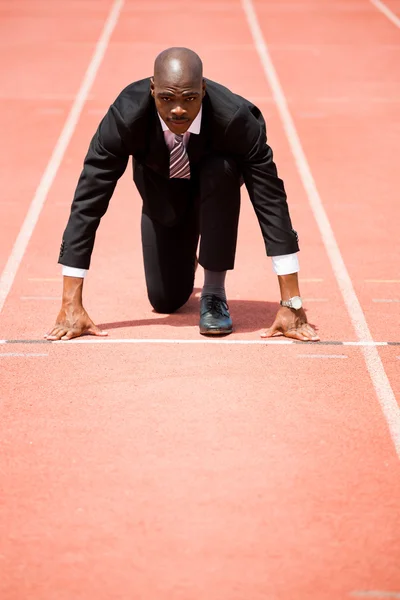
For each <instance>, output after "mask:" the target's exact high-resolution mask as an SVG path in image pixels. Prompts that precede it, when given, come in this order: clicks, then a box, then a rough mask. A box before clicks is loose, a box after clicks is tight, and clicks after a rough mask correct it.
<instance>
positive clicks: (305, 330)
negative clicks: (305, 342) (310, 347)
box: [300, 324, 319, 342]
mask: <svg viewBox="0 0 400 600" xmlns="http://www.w3.org/2000/svg"><path fill="white" fill-rule="evenodd" d="M300 331H301V333H302V334H303V335H305V337H306V338H307V339H309V340H310V341H313V342H317V341H318V340H319V336H318V335H317V333H316V332H315V331H314V329H313V328H312V327H311V326H310V325H308V324H304V325H303V326H302V327H300Z"/></svg>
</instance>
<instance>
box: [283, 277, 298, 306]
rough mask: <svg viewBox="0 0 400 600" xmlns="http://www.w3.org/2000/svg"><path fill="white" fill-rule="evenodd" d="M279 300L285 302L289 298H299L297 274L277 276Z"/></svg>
mask: <svg viewBox="0 0 400 600" xmlns="http://www.w3.org/2000/svg"><path fill="white" fill-rule="evenodd" d="M278 282H279V289H280V292H281V299H282V300H284V301H286V300H289V299H290V298H294V297H296V296H300V287H299V279H298V275H297V273H291V274H290V275H278Z"/></svg>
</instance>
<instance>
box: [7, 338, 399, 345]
mask: <svg viewBox="0 0 400 600" xmlns="http://www.w3.org/2000/svg"><path fill="white" fill-rule="evenodd" d="M39 341H40V343H43V341H42V340H39ZM29 342H30V340H29ZM10 343H14V344H15V343H18V340H0V344H10ZM20 343H24V341H23V340H20ZM48 343H50V342H48ZM51 343H52V344H61V345H63V346H70V345H71V344H216V345H222V346H225V345H228V346H268V345H270V346H290V345H292V344H301V345H306V346H313V347H317V346H318V347H320V346H358V347H363V346H388V342H374V341H364V342H363V341H359V342H336V341H331V342H329V341H327V342H296V341H295V340H290V339H265V340H226V339H219V338H215V339H210V338H198V339H194V340H187V339H163V338H115V339H113V338H98V337H81V338H76V339H73V340H68V342H65V341H56V342H51Z"/></svg>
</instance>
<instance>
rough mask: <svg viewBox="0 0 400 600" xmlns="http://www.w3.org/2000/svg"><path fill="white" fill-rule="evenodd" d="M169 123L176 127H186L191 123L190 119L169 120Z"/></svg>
mask: <svg viewBox="0 0 400 600" xmlns="http://www.w3.org/2000/svg"><path fill="white" fill-rule="evenodd" d="M169 122H170V123H171V125H173V126H174V127H184V126H185V125H187V124H188V123H189V122H190V119H179V121H178V120H175V119H169Z"/></svg>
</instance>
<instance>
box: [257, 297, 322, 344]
mask: <svg viewBox="0 0 400 600" xmlns="http://www.w3.org/2000/svg"><path fill="white" fill-rule="evenodd" d="M279 334H280V335H284V336H286V337H289V338H293V339H295V340H301V341H302V342H318V341H319V339H320V338H319V336H318V335H317V333H316V331H315V329H314V328H313V327H311V325H310V324H309V323H308V322H307V316H306V313H305V312H304V309H303V308H300V309H299V310H293V309H292V308H287V307H285V306H281V308H280V309H279V310H278V313H277V315H276V317H275V321H274V322H273V324H272V325H271V327H269V328H268V329H264V330H263V331H262V332H261V334H260V335H261V337H262V338H270V337H274V336H276V335H279Z"/></svg>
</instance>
